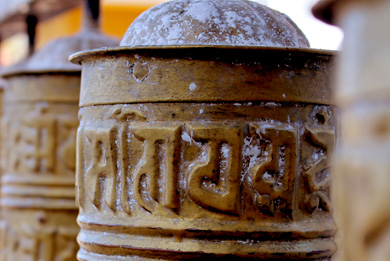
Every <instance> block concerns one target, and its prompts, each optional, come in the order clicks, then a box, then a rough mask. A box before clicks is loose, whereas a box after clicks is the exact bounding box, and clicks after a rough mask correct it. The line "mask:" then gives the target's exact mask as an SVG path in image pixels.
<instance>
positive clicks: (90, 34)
mask: <svg viewBox="0 0 390 261" xmlns="http://www.w3.org/2000/svg"><path fill="white" fill-rule="evenodd" d="M118 42H119V41H118V40H116V39H112V38H109V37H107V36H105V35H103V34H101V33H100V32H99V31H98V30H83V31H82V32H81V33H79V34H77V35H75V36H71V37H64V38H60V39H56V40H54V41H52V42H50V43H48V44H47V45H46V46H45V47H43V48H41V49H40V50H38V51H37V52H35V53H34V54H33V55H32V56H31V57H30V58H28V59H26V60H24V61H22V62H21V63H19V64H17V65H15V66H12V67H10V68H7V69H4V70H3V72H2V76H3V77H8V76H13V75H20V74H28V73H52V72H79V71H81V67H80V66H79V65H76V64H72V63H70V62H69V60H68V57H69V55H71V54H73V53H75V52H79V51H82V50H88V49H93V48H99V47H106V46H108V47H110V46H111V47H112V46H118Z"/></svg>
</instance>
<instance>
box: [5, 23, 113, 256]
mask: <svg viewBox="0 0 390 261" xmlns="http://www.w3.org/2000/svg"><path fill="white" fill-rule="evenodd" d="M116 44H117V42H116V41H114V40H112V39H109V38H106V37H105V36H103V35H101V34H100V33H99V32H98V30H97V29H96V28H92V27H90V28H84V30H83V31H82V32H81V33H80V34H78V35H76V36H73V37H68V38H63V39H59V40H55V41H53V42H51V43H49V44H48V45H47V46H46V47H44V48H43V49H41V50H40V51H38V52H37V53H35V54H34V55H33V56H32V57H31V58H29V59H28V60H27V61H25V62H24V63H22V64H20V65H19V66H16V67H14V68H11V69H9V70H8V71H7V72H6V73H4V74H3V75H2V76H3V77H4V78H5V79H6V80H7V87H6V89H5V94H4V96H5V101H4V104H5V106H4V115H3V119H2V125H3V126H2V133H1V136H2V144H1V145H2V147H3V159H2V161H3V170H4V173H3V175H2V190H1V207H2V217H3V219H4V224H5V228H4V229H5V231H4V238H5V240H2V245H1V248H2V255H3V256H2V260H42V261H43V260H44V261H49V260H76V253H77V250H78V246H77V242H76V236H77V233H78V231H79V228H78V225H77V223H76V217H77V213H78V209H77V206H76V205H75V189H74V184H75V145H76V129H77V126H78V102H79V93H80V92H79V91H80V70H81V68H80V66H76V65H74V64H71V63H69V62H68V56H69V55H70V54H71V53H74V52H75V51H80V50H84V49H87V48H97V47H103V46H114V45H116Z"/></svg>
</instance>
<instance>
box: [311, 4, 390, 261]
mask: <svg viewBox="0 0 390 261" xmlns="http://www.w3.org/2000/svg"><path fill="white" fill-rule="evenodd" d="M315 10H316V13H317V15H318V16H320V18H322V19H324V20H327V21H328V22H333V23H336V24H337V25H339V26H340V27H341V28H342V29H343V30H344V43H343V48H342V52H341V54H340V59H339V61H338V71H337V79H338V80H337V84H336V87H337V88H336V92H335V93H336V101H337V103H338V106H339V107H340V110H341V111H340V115H341V117H340V118H341V120H340V122H341V131H340V149H339V150H338V152H337V154H336V157H335V162H334V165H335V175H334V177H335V178H334V188H335V201H336V204H335V205H336V208H335V212H336V216H337V217H338V218H337V220H338V222H337V225H338V227H339V233H338V234H339V236H338V237H340V239H341V240H340V245H339V247H338V248H339V249H340V250H341V251H339V252H340V253H339V254H338V255H337V257H338V259H337V260H345V261H349V260H354V261H355V260H356V261H371V260H375V261H385V260H390V249H389V245H390V163H389V158H390V74H389V71H390V35H389V33H388V28H387V27H388V25H389V23H390V17H389V12H390V1H388V0H374V1H370V0H339V1H334V0H329V1H325V2H324V3H323V4H320V5H318V6H317V7H316V9H315ZM328 14H332V15H331V17H333V19H326V17H328Z"/></svg>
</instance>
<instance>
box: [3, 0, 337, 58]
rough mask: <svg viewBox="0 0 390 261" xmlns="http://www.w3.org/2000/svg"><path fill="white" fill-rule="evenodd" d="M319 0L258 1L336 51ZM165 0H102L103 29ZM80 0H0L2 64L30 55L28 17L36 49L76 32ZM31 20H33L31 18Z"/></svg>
mask: <svg viewBox="0 0 390 261" xmlns="http://www.w3.org/2000/svg"><path fill="white" fill-rule="evenodd" d="M317 1H318V0H294V1H292V0H257V1H256V2H260V3H262V4H265V5H267V6H269V7H271V8H273V9H276V10H278V11H280V12H283V13H285V14H287V15H288V16H290V18H291V19H292V20H294V21H295V23H296V24H297V25H298V26H299V27H300V28H301V29H302V31H303V32H304V33H305V34H306V36H307V38H308V39H309V41H310V43H311V47H312V48H317V49H330V50H337V49H338V48H339V46H340V43H341V41H342V37H343V34H342V32H341V30H340V29H338V28H336V27H334V26H330V25H326V24H324V23H322V22H320V21H318V20H316V19H315V18H314V17H313V15H312V14H311V11H310V10H311V7H312V6H313V5H314V4H315V3H316V2H317ZM162 2H166V0H165V1H164V0H101V17H102V18H101V20H102V23H101V28H102V30H103V32H104V33H106V34H108V35H111V36H115V37H117V38H121V37H122V36H123V34H124V33H125V31H126V29H127V27H128V26H129V25H130V23H131V22H132V21H133V20H134V19H135V18H136V17H137V16H138V15H139V14H141V13H142V12H143V11H145V10H147V9H149V8H150V7H152V6H154V5H157V4H159V3H162ZM82 4H83V1H81V0H0V66H9V65H12V64H14V63H17V62H18V61H20V60H22V59H23V58H25V57H26V56H27V55H28V46H29V40H28V36H27V33H26V32H27V28H26V20H27V18H26V17H27V16H28V15H29V14H33V15H34V16H36V17H37V18H38V23H37V27H36V35H35V49H39V48H40V47H42V46H43V45H45V44H46V43H47V42H48V41H50V40H52V39H55V38H58V37H62V36H67V35H72V34H74V33H76V32H77V31H78V30H79V29H80V26H81V17H82ZM29 22H30V23H34V19H32V18H31V17H30V18H29Z"/></svg>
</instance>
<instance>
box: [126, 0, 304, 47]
mask: <svg viewBox="0 0 390 261" xmlns="http://www.w3.org/2000/svg"><path fill="white" fill-rule="evenodd" d="M120 45H121V46H123V47H125V46H126V47H135V46H183V45H185V46H189V45H190V46H264V47H293V48H309V47H310V44H309V41H308V40H307V39H306V37H305V35H304V34H303V33H302V31H301V30H300V29H299V28H298V27H297V26H296V25H295V23H294V22H293V21H292V20H291V19H290V18H289V17H288V16H286V15H285V14H282V13H279V12H278V11H275V10H273V9H270V8H268V7H266V6H263V5H261V4H259V3H255V2H252V1H247V0H178V1H169V2H165V3H162V4H160V5H157V6H155V7H153V8H151V9H149V10H147V11H145V12H144V13H142V14H141V15H140V16H139V17H138V18H137V19H135V21H134V22H133V23H132V24H131V25H130V27H129V28H128V30H127V32H126V34H125V35H124V37H123V39H122V42H121V44H120Z"/></svg>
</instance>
